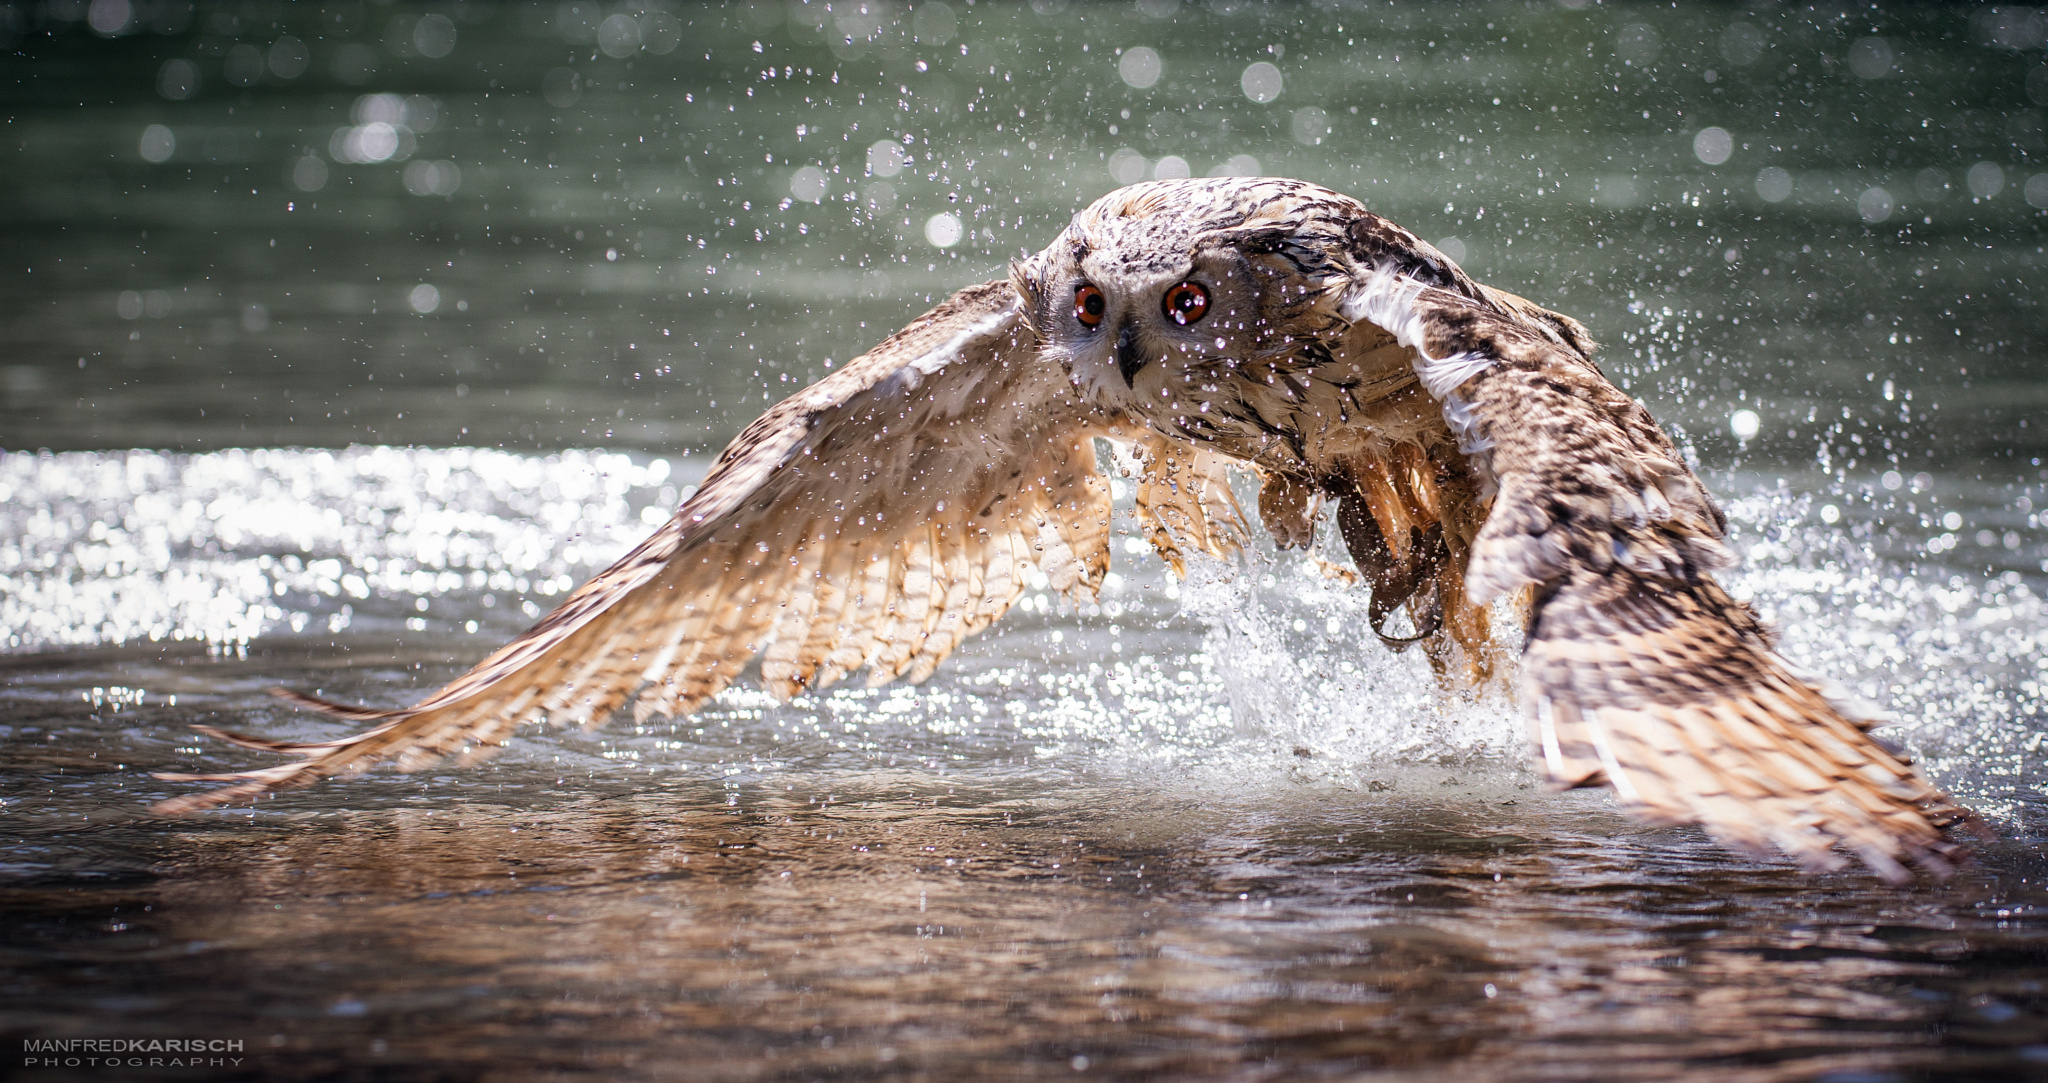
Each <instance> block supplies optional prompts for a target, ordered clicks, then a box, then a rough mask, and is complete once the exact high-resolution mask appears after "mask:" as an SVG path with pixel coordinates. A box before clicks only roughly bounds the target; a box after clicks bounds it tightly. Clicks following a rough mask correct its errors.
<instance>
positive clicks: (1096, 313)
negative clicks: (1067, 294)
mask: <svg viewBox="0 0 2048 1083" xmlns="http://www.w3.org/2000/svg"><path fill="white" fill-rule="evenodd" d="M1108 309H1109V299H1108V298H1107V297H1104V296H1103V295H1102V291H1101V290H1098V289H1096V288H1095V287H1094V286H1087V285H1083V286H1076V287H1074V318H1075V319H1077V320H1079V321H1081V326H1083V327H1099V326H1101V325H1102V314H1103V313H1104V312H1105V311H1108Z"/></svg>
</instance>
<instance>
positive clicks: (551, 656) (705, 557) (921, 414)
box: [157, 282, 1205, 813]
mask: <svg viewBox="0 0 2048 1083" xmlns="http://www.w3.org/2000/svg"><path fill="white" fill-rule="evenodd" d="M1111 431H1112V426H1111V425H1110V423H1109V421H1108V419H1106V418H1104V417H1103V416H1102V415H1101V414H1100V413H1099V411H1096V410H1094V409H1093V408H1091V407H1088V406H1085V405H1084V404H1082V403H1081V402H1080V400H1079V399H1078V398H1077V397H1076V394H1075V392H1074V389H1073V388H1072V386H1071V385H1070V384H1069V382H1068V380H1067V378H1066V375H1065V374H1064V372H1063V371H1062V370H1060V368H1059V366H1057V365H1056V364H1049V363H1044V362H1041V361H1040V359H1039V358H1038V356H1037V339H1036V337H1035V335H1034V334H1033V332H1032V331H1031V329H1030V327H1029V326H1028V325H1027V324H1026V323H1025V321H1024V320H1023V319H1022V318H1021V316H1020V306H1019V304H1018V302H1017V297H1016V294H1015V292H1014V290H1013V289H1012V287H1011V286H1010V284H1009V283H1008V282H991V283H986V284H983V285H979V286H974V287H971V288H969V289H966V290H963V291H961V292H960V293H958V294H956V295H954V296H953V297H952V298H950V299H948V300H947V301H946V302H945V303H943V304H941V305H939V306H938V307H937V308H935V309H933V310H932V311H930V312H928V313H926V314H925V315H923V316H921V317H919V318H918V319H917V320H916V321H915V322H913V323H912V324H911V325H910V326H908V327H906V328H904V329H903V330H902V331H900V332H898V333H897V334H895V335H893V336H891V337H890V338H889V339H888V340H887V341H885V342H883V343H882V344H881V345H880V346H877V347H876V348H875V349H874V350H873V351H871V352H869V353H868V354H866V355H864V356H862V357H860V358H858V359H856V360H854V361H852V362H849V363H848V364H847V365H846V367H844V368H843V369H841V370H840V371H838V372H836V373H833V374H832V375H830V376H828V377H826V378H825V379H823V380H820V381H819V382H818V383H816V384H813V385H811V386H810V387H808V388H806V389H804V390H803V391H800V392H798V393H797V394H795V395H793V396H791V397H790V398H788V399H786V400H784V401H783V402H782V403H780V404H779V405H777V406H775V407H774V408H773V409H771V410H769V411H768V413H767V414H765V415H763V416H762V417H761V418H760V419H759V420H757V421H755V422H754V423H753V424H752V425H750V426H748V428H747V429H746V431H745V432H743V433H741V434H740V436H739V438H738V439H736V440H734V441H733V442H732V444H731V446H729V447H727V448H726V450H725V452H724V453H723V454H721V455H720V456H719V458H718V461H717V462H716V463H715V464H713V466H712V468H711V470H710V472H709V473H708V474H707V475H706V476H705V479H704V483H703V485H702V486H701V487H700V488H699V489H698V490H697V492H696V493H695V494H694V495H692V496H691V497H690V499H689V500H688V501H687V502H685V503H684V504H683V506H682V508H681V509H680V510H678V511H677V512H676V515H675V517H674V518H673V519H671V520H670V521H669V522H668V524H667V525H666V526H663V527H662V528H661V529H660V530H659V531H657V532H656V533H655V535H654V536H653V537H651V538H649V539H647V540H646V541H645V542H642V543H641V544H640V545H639V546H638V547H637V548H635V549H634V550H633V551H632V552H630V553H628V554H626V555H625V556H624V557H623V558H621V559H620V560H619V561H618V563H616V564H614V565H612V566H611V567H610V568H607V569H606V570H605V571H604V572H603V573H601V574H599V575H598V576H597V577H596V578H594V579H592V580H591V581H590V582H588V583H585V584H584V585H583V586H582V587H581V588H580V589H578V590H577V591H576V592H575V593H574V594H572V595H570V597H569V598H568V600H567V601H565V602H563V603H562V605H561V606H560V607H559V608H557V609H556V610H555V611H554V612H552V613H550V614H548V615H547V616H546V617H545V618H543V619H542V620H541V622H540V623H539V624H536V625H535V626H534V627H533V628H532V629H531V630H530V631H528V632H527V633H526V634H525V635H522V636H520V637H519V638H518V639H516V640H513V641H512V642H511V643H508V644H506V645H505V646H504V647H502V648H500V649H499V650H498V651H497V652H495V653H493V654H492V655H491V656H490V657H488V658H486V659H484V660H483V661H482V662H481V663H479V664H478V665H477V666H476V667H475V668H474V669H471V670H470V671H469V672H467V673H465V674H463V675H462V676H461V677H458V678H456V679H455V680H454V681H452V682H450V683H449V684H448V685H447V686H446V687H444V688H441V689H440V690H438V691H436V692H434V693H433V694H432V695H430V696H428V697H427V698H425V699H423V700H421V701H420V702H419V703H416V704H414V705H413V706H411V707H407V708H405V709H403V710H395V711H385V710H371V709H366V708H356V707H344V706H340V705H336V704H330V703H326V702H323V701H320V700H316V699H313V698H311V697H308V696H302V695H297V694H291V693H281V694H283V695H284V696H285V698H287V699H290V700H292V701H294V702H297V703H300V704H303V705H305V706H308V707H312V708H314V709H317V710H321V711H324V712H326V713H328V714H332V715H336V716H338V717H341V718H347V719H352V720H357V721H363V722H372V723H375V725H374V726H372V727H371V728H370V729H368V730H365V731H364V732H362V733H359V734H356V735H353V736H350V737H346V738H342V739H340V740H335V741H324V742H318V743H311V744H293V743H287V742H281V741H267V740H262V739H258V738H253V737H244V736H239V735H232V734H227V733H222V732H219V731H210V732H212V733H213V734H214V736H217V737H221V738H223V739H225V740H229V741H233V742H234V743H236V744H241V745H245V746H247V747H251V748H257V749H262V750H265V751H271V752H282V753H289V754H292V755H295V756H297V757H300V758H299V759H298V760H296V761H294V762H290V763H284V764H279V765H276V766H273V767H266V768H262V769H259V770H253V771H246V772H241V773H237V774H230V775H205V776H190V775H187V776H169V775H166V776H163V777H167V778H186V779H195V778H198V779H210V780H215V781H226V782H231V783H232V785H229V786H227V787H225V788H223V789H218V790H214V791H212V792H209V793H199V794H193V795H189V796H184V797H178V798H174V799H171V800H168V801H165V802H162V803H161V804H159V805H158V806H157V810H158V811H159V812H163V813H178V812H186V811H190V810H193V809H199V808H206V807H209V806H213V805H218V804H222V803H225V802H229V801H235V800H241V799H246V798H249V797H252V796H254V795H256V794H260V793H263V792H265V791H269V790H277V789H284V788H290V787H296V786H304V785H307V784H310V783H312V782H314V781H317V780H318V779H321V778H325V777H328V776H332V775H337V774H352V773H355V772H359V771H362V770H365V769H367V768H369V767H371V766H373V765H375V764H377V763H381V762H386V761H395V762H396V763H397V764H398V766H399V767H400V768H402V769H413V768H417V767H420V766H424V765H425V764H428V763H431V762H434V761H436V760H438V759H440V758H442V757H444V756H447V755H450V754H453V753H458V752H467V753H468V754H469V755H471V756H475V755H479V754H484V753H487V752H489V751H490V750H492V749H494V748H496V747H497V746H500V745H503V744H504V743H505V741H506V740H507V739H508V738H509V737H510V735H511V733H512V731H513V729H514V728H515V727H516V726H517V725H518V724H519V723H520V722H522V721H525V720H527V719H529V718H532V717H535V716H536V715H544V716H546V717H547V718H549V719H550V720H554V721H568V720H574V721H579V722H583V723H585V724H594V723H596V722H600V721H603V720H604V719H605V718H606V717H607V716H609V715H610V714H612V713H613V712H614V711H615V710H617V709H619V708H620V707H623V706H625V705H626V704H628V703H634V704H636V707H637V711H638V713H639V715H640V716H641V717H643V718H644V717H647V716H650V715H655V714H685V713H688V712H690V711H692V710H695V709H696V708H697V707H698V706H699V705H700V704H702V703H704V701H706V700H707V699H709V698H710V697H712V696H713V695H716V694H717V693H718V692H719V690H720V689H722V688H724V687H725V686H726V684H727V683H728V682H730V681H731V680H732V679H733V677H734V676H735V675H737V674H738V673H739V672H740V670H741V669H742V668H743V667H744V666H745V665H746V664H747V663H748V661H749V660H750V659H751V658H752V657H753V656H755V655H756V654H757V653H759V654H762V660H761V676H762V679H763V681H764V682H765V683H766V684H767V685H768V687H769V688H770V689H771V690H773V691H775V692H776V693H778V694H780V695H782V696H785V697H787V696H790V695H794V694H795V693H797V692H798V691H800V690H803V689H806V688H823V687H825V686H827V685H830V684H832V683H833V682H834V681H837V680H838V679H840V678H841V677H843V676H845V675H846V674H848V673H850V672H853V671H854V670H858V669H861V668H863V667H865V668H866V669H867V670H868V673H869V680H870V682H871V683H875V684H879V683H882V682H886V681H889V680H892V679H894V678H896V677H899V676H905V675H907V676H909V677H910V678H911V679H912V680H922V679H923V678H925V677H926V676H928V675H930V674H931V672H932V669H933V668H934V667H935V666H937V665H938V663H939V661H940V660H941V659H943V658H944V657H945V656H946V655H947V654H948V653H949V652H951V651H952V650H953V648H954V647H955V646H956V645H958V644H959V643H960V641H961V640H962V639H963V638H964V637H966V636H968V635H971V634H973V633H974V632H976V631H979V630H980V629H982V628H984V627H986V626H988V625H989V624H990V623H991V622H993V621H994V620H995V619H996V618H997V617H999V616H1001V615H1002V613H1003V612H1004V611H1005V610H1007V609H1008V608H1009V607H1010V604H1011V603H1012V602H1014V601H1015V600H1016V599H1017V597H1018V596H1019V595H1020V594H1022V593H1023V590H1024V575H1025V571H1026V569H1027V567H1028V566H1031V565H1036V566H1038V567H1039V568H1040V569H1042V570H1043V572H1044V574H1045V575H1046V576H1047V577H1048V578H1049V579H1050V580H1051V583H1052V585H1053V586H1054V587H1055V588H1056V589H1058V590H1060V591H1063V592H1068V593H1072V594H1076V595H1079V594H1082V593H1084V592H1085V593H1092V592H1093V591H1094V589H1095V588H1096V587H1097V586H1098V585H1099V583H1100V582H1101V578H1102V575H1103V573H1104V571H1105V570H1106V569H1107V568H1108V564H1109V546H1108V537H1109V527H1110V498H1109V491H1108V488H1107V486H1106V484H1105V483H1104V481H1103V480H1102V478H1101V477H1100V476H1099V475H1098V473H1097V471H1096V466H1095V451H1094V447H1093V444H1092V438H1093V437H1095V436H1098V435H1108V434H1109V433H1110V432H1111ZM1194 513H1195V514H1196V515H1197V516H1199V514H1200V509H1199V508H1196V509H1194ZM1203 540H1205V539H1204V538H1201V537H1198V538H1197V541H1198V543H1199V542H1201V541H1203Z"/></svg>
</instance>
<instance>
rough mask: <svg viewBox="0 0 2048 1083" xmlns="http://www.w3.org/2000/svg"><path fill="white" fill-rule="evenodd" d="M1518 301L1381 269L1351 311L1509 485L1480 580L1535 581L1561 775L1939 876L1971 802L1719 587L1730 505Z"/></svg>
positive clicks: (1579, 335)
mask: <svg viewBox="0 0 2048 1083" xmlns="http://www.w3.org/2000/svg"><path fill="white" fill-rule="evenodd" d="M1502 296H1504V295H1502ZM1517 301H1519V299H1517V298H1507V299H1506V301H1503V300H1502V298H1501V297H1499V296H1489V295H1486V294H1480V295H1477V296H1473V295H1468V294H1466V293H1463V292H1459V291H1454V290H1451V289H1444V288H1438V287H1434V286H1429V285H1425V284H1423V283H1421V282H1418V281H1416V280H1415V279H1413V278H1409V277H1404V276H1398V275H1395V274H1390V273H1386V272H1379V273H1371V274H1367V275H1366V276H1364V278H1363V280H1362V281H1360V282H1359V283H1357V285H1356V286H1355V288H1354V289H1353V291H1352V292H1351V293H1350V295H1349V296H1348V298H1347V300H1346V302H1345V306H1346V314H1347V315H1349V316H1351V317H1352V318H1354V319H1365V320H1369V321H1370V322H1372V323H1374V324H1377V325H1379V326H1381V327H1383V328H1385V329H1387V330H1388V331H1390V332H1392V333H1394V334H1395V335H1396V336H1397V337H1398V338H1399V339H1400V341H1401V342H1402V344H1403V345H1405V346H1408V347H1409V348H1410V349H1412V350H1414V351H1415V353H1416V360H1415V367H1416V371H1417V374H1418V375H1419V376H1420V377H1421V379H1422V382H1423V384H1424V386H1425V387H1426V388H1427V389H1428V391H1429V393H1430V394H1431V395H1432V396H1434V397H1435V398H1436V399H1438V400H1439V401H1440V402H1441V403H1442V406H1443V411H1444V417H1445V419H1446V421H1447V422H1448V423H1449V424H1450V426H1451V428H1452V430H1453V431H1454V432H1455V433H1456V434H1457V435H1458V438H1459V441H1460V444H1461V446H1462V448H1463V450H1464V451H1465V452H1466V453H1467V454H1468V455H1470V456H1472V458H1473V460H1474V462H1475V464H1476V465H1477V466H1478V468H1479V469H1480V471H1481V472H1482V474H1483V475H1484V476H1485V477H1486V478H1487V479H1489V480H1491V481H1492V482H1493V483H1494V484H1495V485H1497V486H1498V491H1497V495H1495V497H1494V503H1493V507H1492V509H1491V510H1490V512H1489V513H1488V516H1487V519H1486V524H1485V526H1484V527H1482V528H1481V530H1480V531H1479V534H1478V536H1477V538H1476V539H1475V540H1474V543H1473V552H1472V557H1471V563H1470V566H1469V571H1468V572H1467V577H1466V583H1467V588H1468V590H1469V592H1470V594H1471V596H1472V597H1473V599H1474V600H1475V601H1476V602H1478V603H1479V604H1482V605H1483V604H1485V603H1486V602H1487V601H1489V600H1490V599H1492V598H1495V597H1498V596H1500V595H1501V594H1503V593H1505V592H1508V591H1513V590H1517V589H1520V588H1522V587H1525V586H1533V587H1534V590H1535V603H1534V606H1533V610H1532V615H1531V619H1530V629H1529V637H1528V646H1527V649H1526V653H1525V656H1524V660H1523V675H1522V681H1523V700H1524V708H1525V710H1526V711H1527V712H1528V713H1529V716H1530V719H1531V724H1532V729H1533V737H1534V739H1535V743H1536V744H1537V746H1538V747H1539V748H1540V749H1541V750H1542V755H1543V761H1544V765H1545V767H1546V769H1547V771H1548V773H1549V776H1550V779H1551V781H1552V782H1553V783H1555V784H1557V785H1560V786H1566V787H1570V786H1588V785H1598V784H1600V783H1602V782H1605V783H1607V784H1610V785H1612V786H1613V787H1614V789H1615V791H1616V793H1617V794H1618V795H1619V797H1620V799H1621V801H1622V803H1623V804H1624V805H1625V806H1627V807H1628V808H1630V809H1631V810H1632V811H1634V812H1635V813H1636V814H1638V815H1639V816H1642V817H1644V818H1646V819H1649V820H1652V821H1654V822H1663V823H1674V824H1677V823H1697V824H1701V825H1703V826H1704V827H1705V828H1706V829H1707V830H1708V831H1709V832H1711V833H1712V834H1713V835H1715V836H1716V837H1717V838H1719V839H1721V840H1722V841H1724V842H1726V843H1729V844H1732V845H1734V846H1736V847H1737V848H1740V849H1745V850H1749V851H1760V850H1765V849H1768V845H1769V844H1776V845H1777V846H1778V847H1779V848H1781V849H1783V850H1785V851H1786V852H1787V853H1790V854H1792V855H1794V856H1796V857H1798V858H1799V859H1800V860H1801V861H1803V862H1804V863H1806V864H1807V865H1809V866H1811V867H1817V868H1832V867H1836V866H1838V865H1839V864H1840V863H1841V858H1840V857H1839V856H1837V855H1836V854H1835V853H1834V852H1833V849H1832V848H1833V845H1834V844H1835V843H1836V842H1841V843H1844V844H1846V845H1847V846H1848V847H1849V848H1850V849H1851V850H1853V851H1854V852H1856V853H1857V854H1858V855H1859V856H1861V857H1862V858H1863V860H1864V861H1865V862H1867V863H1868V864H1869V865H1870V866H1871V867H1872V868H1874V869H1875V870H1877V871H1878V872H1879V873H1881V874H1883V875H1885V876H1887V877H1889V878H1893V879H1897V878H1901V877H1903V876H1905V875H1906V872H1905V869H1904V867H1903V863H1905V862H1915V863H1918V864H1920V865H1922V866H1923V867H1926V868H1928V869H1930V870H1931V871H1936V872H1940V871H1942V870H1944V869H1945V868H1946V863H1945V861H1944V860H1943V855H1944V854H1946V853H1947V852H1948V851H1949V849H1950V848H1949V846H1948V845H1947V844H1946V843H1944V841H1943V839H1942V836H1941V834H1940V831H1939V828H1940V827H1942V826H1945V825H1946V824H1948V823H1951V822H1954V821H1956V820H1958V819H1961V818H1962V817H1963V815H1964V814H1963V812H1962V811H1961V810H1960V809H1958V808H1957V807H1956V806H1954V805H1953V804H1951V803H1950V802H1949V800H1948V798H1947V797H1946V796H1944V795H1943V794H1942V793H1941V791H1939V790H1937V789H1936V788H1935V787H1934V786H1933V785H1932V784H1930V783H1929V782H1928V781H1927V780H1926V779H1925V778H1922V777H1921V776H1920V775H1919V774H1918V773H1917V772H1915V771H1914V770H1913V769H1912V767H1910V766H1909V765H1908V762H1907V761H1905V760H1903V759H1902V758H1900V757H1899V756H1897V755H1895V754H1893V753H1891V752H1889V751H1887V750H1886V749H1885V748H1884V747H1882V746H1881V745H1879V744H1878V743H1877V742H1876V741H1874V740H1872V739H1871V737H1870V736H1869V735H1868V734H1867V733H1866V732H1865V730H1866V729H1867V728H1868V725H1869V722H1870V719H1868V718H1863V719H1857V718H1852V717H1851V714H1853V713H1856V712H1854V710H1853V709H1848V708H1844V707H1842V706H1840V705H1838V703H1837V702H1836V701H1835V700H1833V699H1831V698H1830V695H1829V694H1826V693H1824V692H1823V691H1822V690H1821V689H1819V688H1817V687H1815V686H1813V685H1812V684H1810V683H1808V681H1807V680H1805V679H1803V678H1802V677H1801V676H1800V675H1799V674H1798V673H1797V672H1796V671H1795V670H1794V669H1793V668H1792V667H1791V666H1790V664H1789V663H1787V662H1786V661H1785V660H1784V659H1783V658H1781V657H1779V656H1778V654H1777V653H1776V652H1775V651H1774V650H1773V649H1772V645H1771V640H1770V637H1769V635H1768V633H1767V632H1766V630H1765V629H1764V628H1763V627H1762V626H1761V625H1760V623H1759V622H1758V621H1757V619H1756V617H1755V615H1754V614H1753V613H1751V611H1750V609H1749V607H1748V606H1746V605H1744V604H1742V603H1740V602H1738V601H1735V600H1734V599H1732V598H1730V597H1729V596H1728V595H1727V594H1726V593H1725V592H1724V591H1723V590H1722V589H1721V587H1720V586H1719V584H1717V583H1716V582H1715V581H1714V577H1713V574H1712V573H1713V572H1715V571H1717V570H1720V569H1723V568H1727V567H1729V566H1731V565H1733V564H1734V558H1733V556H1732V555H1731V554H1730V553H1729V551H1728V550H1727V548H1726V547H1725V546H1724V545H1723V544H1722V541H1721V537H1722V530H1723V527H1724V525H1725V524H1724V520H1723V519H1722V517H1721V513H1720V511H1719V510H1718V509H1717V508H1716V507H1715V506H1714V503H1713V500H1712V498H1711V497H1709V496H1708V494H1707V492H1706V490H1705V488H1704V487H1703V486H1702V485H1701V484H1700V482H1699V479H1698V478H1696V477H1694V476H1693V474H1692V471H1691V470H1689V469H1688V468H1687V467H1686V465H1685V463H1684V461H1683V459H1682V458H1681V457H1680V456H1679V455H1678V453H1677V452H1676V450H1675V449H1674V448H1673V447H1672V444H1671V441H1670V440H1669V438H1667V437H1666V436H1665V435H1664V433H1663V431H1662V430H1660V429H1659V428H1658V427H1657V424H1656V422H1654V421H1652V420H1651V418H1650V416H1649V414H1648V413H1647V412H1646V411H1644V410H1643V408H1642V407H1641V406H1640V405H1638V404H1637V403H1636V402H1635V401H1634V400H1633V399H1630V398H1629V397H1628V396H1627V395H1625V394H1623V393H1622V392H1621V391H1619V390H1617V389H1616V388H1615V387H1614V386H1613V385H1612V384H1610V383H1608V382H1607V380H1606V379H1605V378H1604V377H1602V376H1601V375H1600V372H1599V370H1598V369H1597V368H1595V367H1594V365H1593V363H1592V361H1591V359H1590V358H1589V357H1588V356H1587V351H1588V350H1589V348H1590V347H1589V344H1588V343H1587V342H1586V341H1585V340H1584V337H1583V331H1580V330H1578V329H1577V325H1576V324H1570V323H1569V321H1566V322H1565V323H1563V324H1558V325H1555V327H1554V328H1553V329H1546V327H1545V326H1532V325H1530V324H1529V323H1528V322H1527V321H1526V319H1524V320H1517V319H1514V318H1511V317H1509V316H1508V315H1506V314H1505V313H1503V311H1502V307H1503V305H1504V304H1505V305H1507V307H1509V308H1512V303H1513V302H1517ZM1520 303H1521V304H1523V305H1527V302H1520ZM1528 307H1530V308H1533V307H1534V306H1528ZM1524 315H1526V314H1524ZM1558 319H1562V317H1559V318H1558ZM1845 710H1848V711H1849V712H1850V713H1845Z"/></svg>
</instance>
